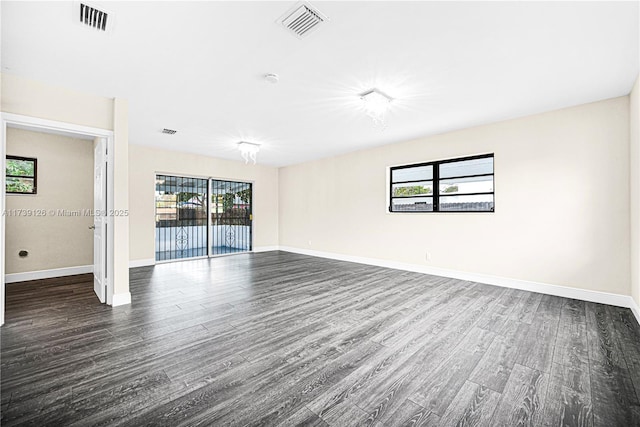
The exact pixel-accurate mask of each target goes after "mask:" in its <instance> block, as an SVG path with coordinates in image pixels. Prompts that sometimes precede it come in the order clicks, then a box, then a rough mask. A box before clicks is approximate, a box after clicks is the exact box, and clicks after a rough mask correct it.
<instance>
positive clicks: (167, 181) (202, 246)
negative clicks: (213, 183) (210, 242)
mask: <svg viewBox="0 0 640 427" xmlns="http://www.w3.org/2000/svg"><path fill="white" fill-rule="evenodd" d="M207 187H208V181H207V180H206V179H198V178H187V177H174V176H166V175H156V260H158V261H160V260H168V259H178V258H190V257H197V256H206V255H207V209H206V200H207Z"/></svg>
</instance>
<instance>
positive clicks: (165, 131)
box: [162, 128, 178, 135]
mask: <svg viewBox="0 0 640 427" xmlns="http://www.w3.org/2000/svg"><path fill="white" fill-rule="evenodd" d="M176 132H178V131H177V130H173V129H167V128H164V129H162V133H166V134H167V135H174V134H175V133H176Z"/></svg>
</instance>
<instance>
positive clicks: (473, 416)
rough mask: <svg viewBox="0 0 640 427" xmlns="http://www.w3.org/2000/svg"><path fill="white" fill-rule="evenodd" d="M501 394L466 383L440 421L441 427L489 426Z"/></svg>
mask: <svg viewBox="0 0 640 427" xmlns="http://www.w3.org/2000/svg"><path fill="white" fill-rule="evenodd" d="M500 397H501V394H500V393H498V392H495V391H493V390H491V389H489V388H487V387H485V386H482V385H479V384H476V383H473V382H470V381H467V382H465V383H464V385H463V386H462V388H461V389H460V391H459V392H458V394H457V395H456V397H455V398H454V401H453V403H452V404H451V405H449V408H447V411H446V412H445V414H444V415H443V416H442V418H441V420H440V425H443V426H449V425H451V426H477V427H480V426H491V419H492V417H493V412H494V411H495V410H496V407H497V406H498V402H499V401H500Z"/></svg>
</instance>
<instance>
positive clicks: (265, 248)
mask: <svg viewBox="0 0 640 427" xmlns="http://www.w3.org/2000/svg"><path fill="white" fill-rule="evenodd" d="M278 249H279V246H257V247H255V248H253V250H252V251H251V252H269V251H277V250H278Z"/></svg>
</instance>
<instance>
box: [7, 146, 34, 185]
mask: <svg viewBox="0 0 640 427" xmlns="http://www.w3.org/2000/svg"><path fill="white" fill-rule="evenodd" d="M6 160H20V161H26V162H33V176H25V175H9V174H7V170H6V168H5V171H4V173H5V188H4V190H5V193H6V194H38V159H37V158H35V157H23V156H9V155H7V156H6ZM6 160H5V161H6ZM7 178H28V179H33V191H9V190H7V182H6V181H7Z"/></svg>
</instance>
